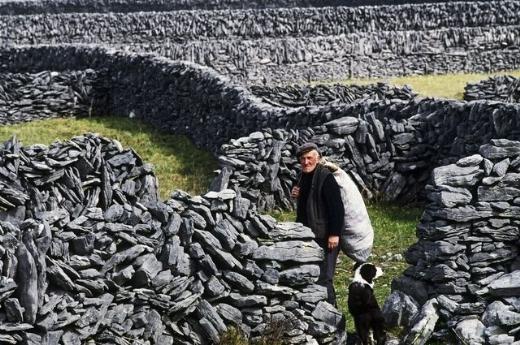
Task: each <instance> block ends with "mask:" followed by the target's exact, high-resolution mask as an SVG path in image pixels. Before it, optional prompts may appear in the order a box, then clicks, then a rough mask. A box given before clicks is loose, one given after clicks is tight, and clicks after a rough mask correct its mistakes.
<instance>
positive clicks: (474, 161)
mask: <svg viewBox="0 0 520 345" xmlns="http://www.w3.org/2000/svg"><path fill="white" fill-rule="evenodd" d="M483 159H484V158H483V157H482V156H481V155H479V154H474V155H471V156H468V157H464V158H461V159H459V160H458V161H457V163H455V164H457V165H458V166H459V167H469V166H478V165H479V164H480V163H481V162H482V160H483Z"/></svg>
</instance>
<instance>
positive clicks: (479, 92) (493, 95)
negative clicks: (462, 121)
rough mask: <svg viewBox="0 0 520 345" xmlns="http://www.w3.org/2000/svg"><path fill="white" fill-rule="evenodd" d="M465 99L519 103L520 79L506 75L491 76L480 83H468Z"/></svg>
mask: <svg viewBox="0 0 520 345" xmlns="http://www.w3.org/2000/svg"><path fill="white" fill-rule="evenodd" d="M464 99H465V100H467V101H473V100H478V99H489V100H494V101H500V102H510V103H518V102H520V80H519V79H518V78H515V77H512V76H509V75H506V76H498V77H491V78H489V79H486V80H482V81H480V82H478V83H468V85H466V87H465V88H464Z"/></svg>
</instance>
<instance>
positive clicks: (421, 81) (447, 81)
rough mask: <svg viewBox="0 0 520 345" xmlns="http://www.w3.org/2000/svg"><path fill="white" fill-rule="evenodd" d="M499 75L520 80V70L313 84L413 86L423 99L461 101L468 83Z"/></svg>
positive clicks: (348, 80)
mask: <svg viewBox="0 0 520 345" xmlns="http://www.w3.org/2000/svg"><path fill="white" fill-rule="evenodd" d="M498 75H511V76H513V77H517V78H520V70H514V71H502V72H494V73H454V74H431V75H416V76H405V77H389V78H357V79H347V80H338V81H324V82H321V81H320V82H314V83H312V84H337V83H339V84H357V85H367V84H372V83H377V82H385V83H388V84H391V85H395V86H404V85H409V86H411V88H412V90H413V91H415V92H417V93H418V94H419V95H420V96H423V97H435V98H446V99H459V100H461V99H462V98H463V96H464V87H465V86H466V84H467V83H476V82H478V81H481V80H484V79H487V78H489V77H494V76H498Z"/></svg>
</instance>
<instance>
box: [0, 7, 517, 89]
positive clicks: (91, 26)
mask: <svg viewBox="0 0 520 345" xmlns="http://www.w3.org/2000/svg"><path fill="white" fill-rule="evenodd" d="M519 4H520V2H518V1H510V0H507V1H498V2H454V3H435V4H422V5H421V4H414V5H407V6H382V7H354V8H349V7H326V8H297V9H296V8H294V9H280V8H277V9H267V10H234V11H191V12H185V11H182V12H148V13H108V14H103V13H71V14H63V13H62V14H55V15H30V16H1V17H0V18H1V20H0V23H2V24H1V25H0V39H1V40H3V41H4V40H5V42H6V43H9V44H60V43H92V44H100V45H110V46H114V47H117V48H121V49H130V50H133V51H138V52H142V51H146V52H155V53H157V54H159V55H161V56H165V57H168V58H171V59H174V60H186V61H192V62H195V63H198V64H202V65H207V66H210V67H212V68H214V69H216V70H217V71H219V72H220V73H222V74H225V75H227V76H229V77H231V78H232V79H233V80H235V81H239V82H241V83H247V84H262V83H280V82H295V81H296V82H300V81H303V80H325V79H336V80H337V79H343V78H350V77H387V76H394V75H409V74H425V73H448V72H456V71H458V72H460V71H466V72H470V71H474V72H476V71H478V72H482V71H494V70H501V69H502V70H503V69H513V68H517V67H518V64H519V61H518V58H517V57H518V55H519V51H518V40H519V39H518V37H519V32H518V31H519V24H520V23H519V21H518V16H517V13H518V10H519V6H520V5H519ZM396 18H399V20H396Z"/></svg>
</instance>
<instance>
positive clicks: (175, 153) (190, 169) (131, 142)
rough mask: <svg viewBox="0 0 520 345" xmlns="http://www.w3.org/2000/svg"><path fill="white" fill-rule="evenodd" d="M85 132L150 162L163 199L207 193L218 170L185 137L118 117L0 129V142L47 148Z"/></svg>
mask: <svg viewBox="0 0 520 345" xmlns="http://www.w3.org/2000/svg"><path fill="white" fill-rule="evenodd" d="M88 132H93V133H99V134H100V135H103V136H105V137H108V138H111V139H116V140H118V141H119V142H121V144H122V145H123V147H125V148H126V147H132V148H133V149H134V150H135V151H136V152H137V153H138V154H139V155H140V156H141V158H143V160H144V161H146V162H149V163H152V164H153V166H154V171H155V174H156V176H157V177H158V179H159V190H160V194H161V198H162V199H167V198H168V197H169V195H170V193H171V191H172V190H174V189H182V190H185V191H187V192H189V193H191V194H193V195H197V194H200V193H203V192H205V191H207V188H208V186H209V182H210V181H211V178H212V177H213V176H214V175H213V173H212V171H213V170H215V169H216V168H217V167H218V165H217V162H216V160H215V159H214V158H213V156H212V155H211V154H210V153H209V152H206V151H204V150H199V149H197V148H195V146H194V145H193V144H192V143H191V141H190V140H189V139H188V138H187V137H185V136H181V135H168V134H163V133H159V132H158V131H157V130H154V129H153V128H152V127H150V126H148V125H146V124H144V123H142V122H140V121H136V120H132V119H128V118H121V117H99V118H81V119H75V118H66V119H63V118H60V119H49V120H41V121H33V122H29V123H22V124H17V125H9V126H0V140H1V141H2V142H3V141H5V140H7V139H9V138H10V137H11V136H12V135H14V134H15V135H16V136H17V137H18V138H19V139H20V140H21V141H22V143H23V145H24V146H28V145H32V144H36V143H39V144H46V145H49V144H50V143H52V142H54V141H56V140H60V141H64V140H69V139H70V138H72V137H74V136H77V135H81V134H84V133H88Z"/></svg>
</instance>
